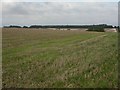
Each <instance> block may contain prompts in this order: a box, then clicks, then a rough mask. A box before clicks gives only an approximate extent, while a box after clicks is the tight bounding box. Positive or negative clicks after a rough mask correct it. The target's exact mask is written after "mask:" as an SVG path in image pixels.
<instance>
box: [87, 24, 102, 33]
mask: <svg viewBox="0 0 120 90" xmlns="http://www.w3.org/2000/svg"><path fill="white" fill-rule="evenodd" d="M88 31H97V32H104V25H93V26H91V27H89V28H88Z"/></svg>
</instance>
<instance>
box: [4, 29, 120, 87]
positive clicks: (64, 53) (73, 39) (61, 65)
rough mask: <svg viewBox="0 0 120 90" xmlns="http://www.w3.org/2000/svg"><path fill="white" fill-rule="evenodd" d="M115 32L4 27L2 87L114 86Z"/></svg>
mask: <svg viewBox="0 0 120 90" xmlns="http://www.w3.org/2000/svg"><path fill="white" fill-rule="evenodd" d="M117 66H118V62H117V34H116V33H98V32H81V31H78V30H76V31H70V30H69V31H57V30H37V29H29V30H27V29H3V87H19V88H20V87H22V88H26V87H27V88H40V87H53V88H55V87H89V88H90V87H92V88H95V87H104V88H105V87H109V88H112V87H117V79H118V78H117V74H118V72H117V71H118V70H117Z"/></svg>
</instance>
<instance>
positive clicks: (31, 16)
mask: <svg viewBox="0 0 120 90" xmlns="http://www.w3.org/2000/svg"><path fill="white" fill-rule="evenodd" d="M118 1H119V0H2V2H3V3H2V11H1V12H2V15H3V16H1V15H0V17H1V18H0V20H2V24H1V25H3V26H4V25H11V24H12V25H32V24H110V25H118ZM19 2H21V3H19ZM59 2H60V3H59ZM90 2H91V3H90Z"/></svg>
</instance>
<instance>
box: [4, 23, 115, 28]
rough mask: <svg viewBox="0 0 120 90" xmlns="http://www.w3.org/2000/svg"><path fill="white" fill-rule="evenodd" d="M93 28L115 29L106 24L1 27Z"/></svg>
mask: <svg viewBox="0 0 120 90" xmlns="http://www.w3.org/2000/svg"><path fill="white" fill-rule="evenodd" d="M93 27H94V28H95V27H103V28H117V26H115V27H113V26H112V25H107V24H99V25H31V26H19V25H9V26H3V28H93Z"/></svg>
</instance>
